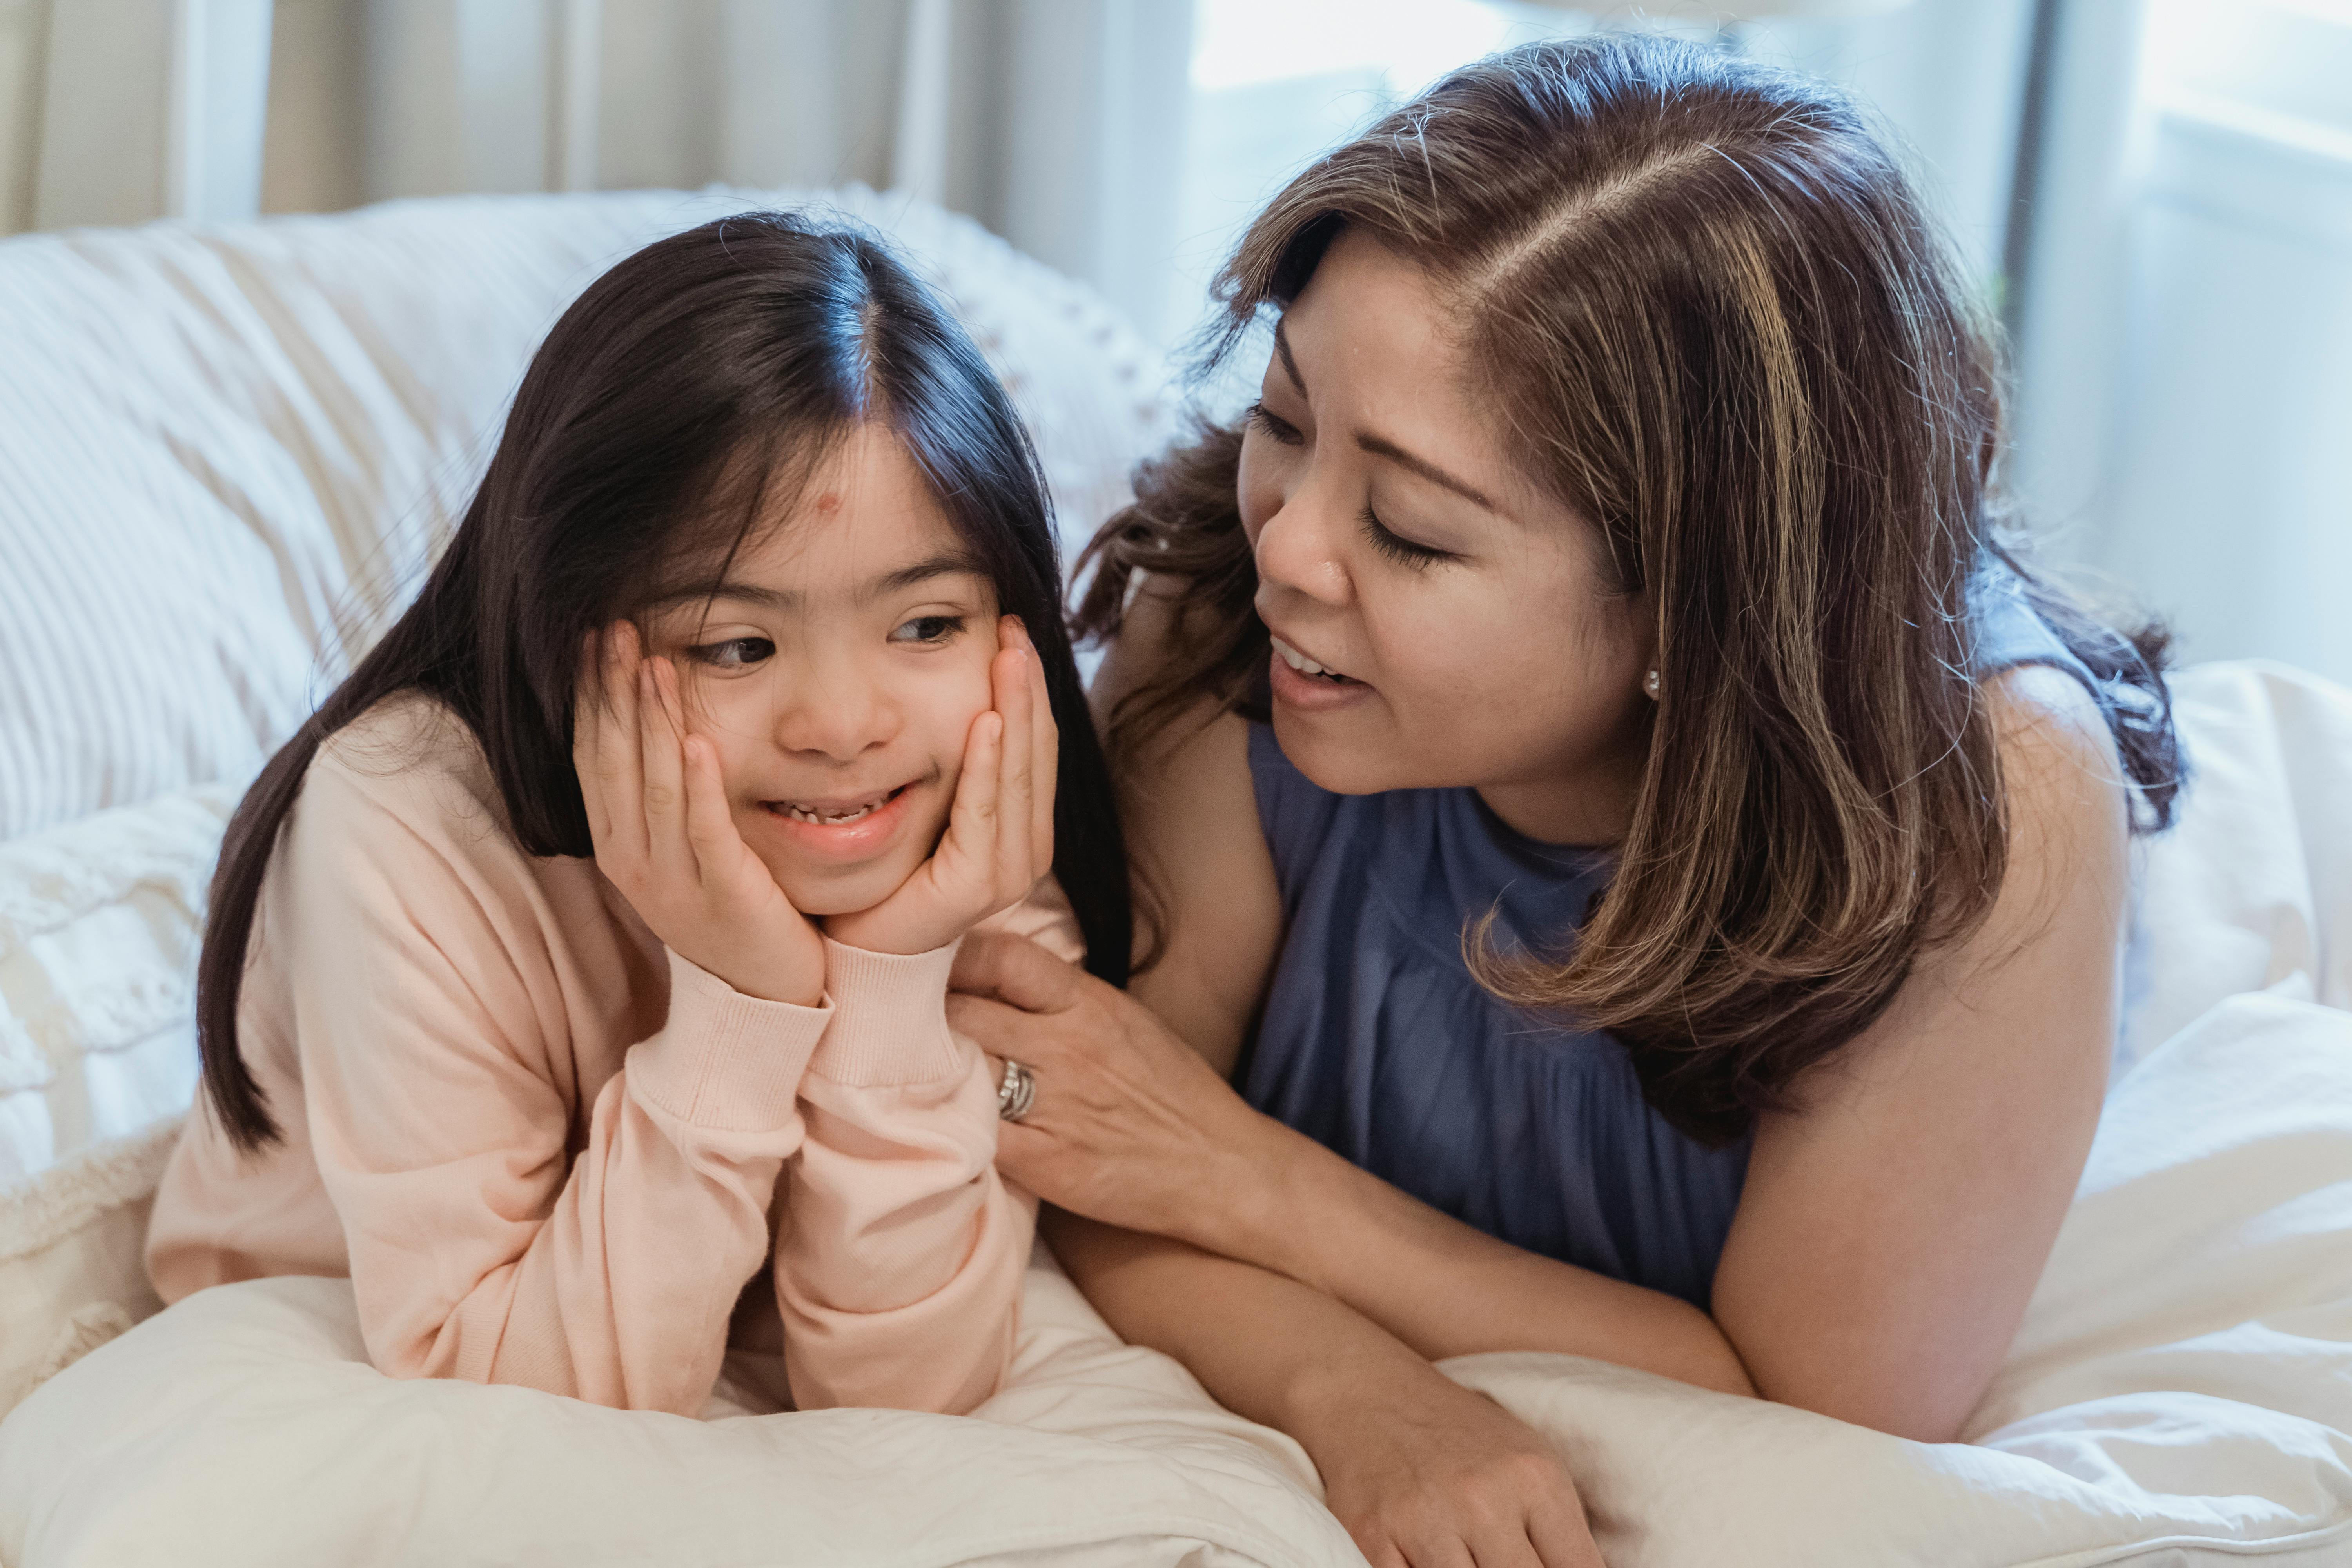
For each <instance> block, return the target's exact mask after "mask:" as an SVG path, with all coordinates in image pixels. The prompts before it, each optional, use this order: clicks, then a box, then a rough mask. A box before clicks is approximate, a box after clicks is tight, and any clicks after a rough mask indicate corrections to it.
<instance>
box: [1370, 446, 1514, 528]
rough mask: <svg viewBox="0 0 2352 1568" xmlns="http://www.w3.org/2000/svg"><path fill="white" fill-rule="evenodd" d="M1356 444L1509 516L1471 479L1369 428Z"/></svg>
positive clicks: (1437, 484)
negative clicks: (1415, 453) (1417, 456)
mask: <svg viewBox="0 0 2352 1568" xmlns="http://www.w3.org/2000/svg"><path fill="white" fill-rule="evenodd" d="M1356 446H1357V447H1359V448H1360V450H1363V451H1366V452H1370V454H1371V455H1372V456H1373V457H1375V458H1387V459H1388V460H1389V461H1390V462H1391V463H1394V464H1396V465H1397V466H1398V467H1399V468H1409V469H1411V470H1412V472H1414V473H1416V474H1419V475H1420V476H1421V477H1422V478H1423V479H1427V480H1428V481H1429V482H1430V483H1431V484H1433V485H1436V486H1438V487H1440V488H1441V489H1449V490H1452V491H1453V492H1454V494H1455V495H1458V496H1460V497H1461V498H1462V499H1463V500H1467V501H1475V502H1476V503H1477V504H1478V505H1480V506H1483V507H1485V508H1486V510H1488V511H1491V512H1493V513H1494V514H1495V515H1496V516H1497V517H1503V516H1507V513H1506V512H1505V511H1504V510H1503V509H1502V508H1501V507H1498V506H1496V504H1495V503H1494V501H1493V500H1492V499H1490V498H1489V497H1488V496H1487V494H1486V491H1484V490H1482V489H1479V488H1478V487H1477V486H1475V485H1474V484H1472V483H1470V482H1469V481H1468V480H1467V479H1455V478H1454V476H1453V475H1452V474H1449V473H1447V472H1446V471H1445V470H1444V468H1439V467H1438V466H1437V465H1436V464H1435V463H1433V462H1431V461H1429V460H1428V459H1427V458H1416V457H1414V456H1413V455H1412V453H1411V452H1408V451H1406V450H1405V449H1404V448H1403V447H1400V446H1398V445H1397V444H1396V443H1395V442H1394V441H1391V440H1390V439H1389V438H1388V437H1385V436H1375V435H1373V434H1372V433H1371V432H1370V431H1369V430H1359V431H1357V432H1356Z"/></svg>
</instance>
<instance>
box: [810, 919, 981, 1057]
mask: <svg viewBox="0 0 2352 1568" xmlns="http://www.w3.org/2000/svg"><path fill="white" fill-rule="evenodd" d="M958 945H959V943H957V942H950V943H948V945H947V946H945V947H940V948H934V949H932V950H931V951H930V952H918V953H913V954H910V955H902V954H899V953H895V952H866V950H865V949H864V948H862V947H845V946H843V945H842V944H841V943H839V942H835V941H834V940H833V939H832V938H830V937H827V938H826V939H825V943H824V978H825V991H826V993H827V994H828V996H829V998H830V1000H831V1001H832V1003H833V1023H832V1025H831V1026H829V1027H827V1028H826V1030H825V1032H824V1042H823V1043H822V1044H821V1045H819V1046H818V1047H817V1048H816V1057H815V1059H814V1060H813V1061H812V1062H810V1064H809V1070H810V1071H812V1072H814V1073H819V1074H822V1075H823V1076H824V1077H825V1078H828V1079H832V1080H833V1081H834V1082H835V1083H841V1084H848V1085H851V1086H853V1087H856V1088H861V1089H871V1088H882V1087H885V1086H890V1085H897V1084H909V1083H929V1082H932V1081H934V1080H936V1079H943V1078H953V1077H957V1076H960V1075H961V1074H962V1073H963V1072H964V1071H966V1070H967V1069H968V1068H969V1067H970V1065H971V1058H970V1055H969V1053H968V1051H967V1049H966V1047H963V1046H961V1045H960V1044H958V1043H957V1040H956V1038H955V1036H954V1035H953V1034H951V1033H950V1031H949V1029H948V972H949V971H950V970H951V969H953V968H954V967H955V955H956V948H957V946H958Z"/></svg>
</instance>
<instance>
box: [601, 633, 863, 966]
mask: <svg viewBox="0 0 2352 1568" xmlns="http://www.w3.org/2000/svg"><path fill="white" fill-rule="evenodd" d="M572 765H573V766H574V767H575V768H577V769H578V770H579V773H580V793H581V795H582V797H583V799H584V800H585V801H586V802H587V805H588V831H589V834H590V836H591V837H592V838H593V840H594V843H595V847H596V868H597V869H599V870H601V871H603V872H604V875H605V876H606V877H607V878H608V879H611V881H612V883H613V885H614V887H616V888H618V889H621V893H622V896H624V897H625V898H626V899H627V900H629V905H630V907H631V908H632V909H634V910H636V911H637V916H638V918H639V919H641V920H643V921H645V922H646V925H647V926H648V927H650V928H651V929H652V931H653V933H654V934H655V935H656V936H657V937H659V938H661V940H662V942H663V943H664V944H665V945H666V946H667V947H668V948H669V950H670V951H671V952H675V953H677V955H678V956H679V957H680V958H683V959H685V960H687V961H688V963H693V964H696V965H698V966H699V967H700V968H702V969H704V970H706V971H708V972H709V973H712V974H715V975H717V976H718V977H719V979H721V980H723V981H725V982H726V983H727V984H729V985H731V986H733V987H734V988H735V989H736V990H738V991H740V992H741V993H742V994H744V995H746V996H757V997H761V998H764V999H765V1000H767V1001H770V1002H791V1003H796V1004H798V1005H802V1006H804V1007H814V1006H815V1005H818V1004H819V1003H821V1002H823V1001H824V942H823V940H822V939H821V938H820V937H819V936H818V934H817V929H816V927H815V926H814V924H812V923H811V922H810V921H809V919H808V917H807V916H805V915H803V914H802V913H801V912H800V911H799V910H796V909H794V908H793V905H792V900H789V899H787V898H785V897H784V891H783V889H782V888H779V887H778V886H776V879H775V878H774V877H772V876H771V875H770V874H769V872H768V868H767V867H766V866H765V865H763V864H761V860H760V858H759V857H758V856H757V855H754V854H753V853H752V852H751V846H749V845H747V844H745V843H744V842H743V837H742V835H741V834H740V833H738V832H737V831H736V829H735V818H734V816H733V814H732V813H731V812H730V810H729V809H728V804H727V790H726V786H725V784H724V783H723V781H722V780H721V779H720V777H719V752H718V750H717V748H716V747H714V746H712V745H711V743H710V742H709V740H708V739H706V738H704V737H702V736H700V735H696V734H692V733H689V732H688V728H687V722H686V706H685V704H684V702H682V701H681V700H680V699H679V695H678V686H677V668H676V667H675V666H673V665H672V664H671V663H670V661H669V660H667V659H666V658H645V657H644V654H643V649H642V648H641V647H640V645H639V642H638V638H637V629H636V627H635V626H630V625H627V624H626V623H623V624H622V625H620V626H614V627H613V628H612V629H611V630H610V631H609V632H608V633H606V634H605V635H604V636H603V637H591V638H590V639H589V641H588V646H587V647H586V649H585V650H584V651H583V654H582V657H581V671H580V686H579V691H578V694H577V697H576V699H575V700H574V702H573V705H572Z"/></svg>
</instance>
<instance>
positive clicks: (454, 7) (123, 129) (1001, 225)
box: [0, 0, 1192, 307]
mask: <svg viewBox="0 0 2352 1568" xmlns="http://www.w3.org/2000/svg"><path fill="white" fill-rule="evenodd" d="M1191 34H1192V6H1191V4H1190V0H275V4H274V5H273V3H272V0H0V232H5V231H15V230H22V229H31V228H43V229H47V228H62V227H68V226H74V225H79V224H119V223H131V222H138V221H141V220H143V219H146V218H151V217H159V216H185V217H196V218H236V217H243V216H253V215H255V214H257V213H260V212H271V211H277V212H284V211H336V210H340V209H341V208H344V207H350V206H355V205H360V204H361V203H362V202H367V201H373V200H378V199H381V198H384V197H388V196H401V195H441V194H447V193H455V192H467V191H504V192H514V191H555V190H594V189H625V188H642V187H647V186H683V187H694V186H698V185H702V184H709V183H711V182H722V183H726V184H741V185H753V186H771V185H786V184H793V185H821V184H837V183H842V182H845V181H852V180H855V181H861V182H863V183H865V184H870V185H873V186H875V187H877V188H885V189H887V188H897V189H902V190H906V191H908V192H909V193H911V194H914V195H922V196H927V197H929V198H932V199H934V200H937V201H940V202H941V203H942V204H943V205H947V206H950V207H951V208H954V209H956V210H958V211H961V212H966V213H969V214H971V216H975V217H978V218H980V219H981V220H982V222H983V223H985V224H987V225H988V226H990V227H991V228H992V229H994V230H995V231H996V232H997V233H999V234H1002V235H1003V236H1004V237H1006V238H1008V239H1010V240H1011V241H1012V242H1013V244H1014V245H1016V246H1018V247H1021V248H1022V249H1024V250H1026V251H1028V252H1030V253H1031V254H1033V255H1035V256H1037V257H1038V258H1041V259H1043V260H1045V261H1047V262H1049V263H1051V264H1053V265H1055V266H1056V267H1058V268H1061V269H1062V270H1064V271H1066V272H1068V273H1070V274H1072V275H1073V276H1076V277H1078V278H1081V279H1086V280H1087V281H1088V282H1091V283H1093V284H1095V285H1096V286H1097V287H1098V288H1100V289H1102V290H1103V291H1104V292H1105V293H1106V294H1108V295H1109V296H1110V297H1111V299H1112V300H1113V302H1114V303H1118V304H1122V305H1128V306H1130V307H1131V306H1133V305H1135V304H1137V303H1139V302H1143V301H1151V302H1153V303H1156V302H1157V300H1158V294H1159V290H1160V288H1161V287H1162V285H1161V284H1160V282H1159V281H1158V274H1157V271H1156V269H1158V268H1164V266H1165V265H1166V255H1167V252H1168V251H1169V250H1170V249H1171V244H1172V241H1171V229H1170V226H1171V224H1172V222H1173V215H1172V213H1170V212H1169V211H1167V210H1166V204H1164V203H1161V202H1159V201H1157V200H1156V199H1155V197H1156V195H1157V193H1158V191H1160V189H1163V188H1165V186H1166V185H1167V184H1170V183H1171V182H1172V179H1173V177H1174V173H1175V169H1174V161H1175V160H1176V159H1177V157H1178V156H1179V155H1180V153H1181V146H1182V142H1183V113H1184V110H1185V107H1186V104H1187V101H1188V96H1187V79H1186V70H1187V68H1188V65H1189V61H1190V58H1191Z"/></svg>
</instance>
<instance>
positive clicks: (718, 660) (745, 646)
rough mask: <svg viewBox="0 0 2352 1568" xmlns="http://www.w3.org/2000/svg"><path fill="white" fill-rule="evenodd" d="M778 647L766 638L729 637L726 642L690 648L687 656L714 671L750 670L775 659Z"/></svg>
mask: <svg viewBox="0 0 2352 1568" xmlns="http://www.w3.org/2000/svg"><path fill="white" fill-rule="evenodd" d="M775 652H776V645H775V644H774V643H772V642H770V641H769V640H768V639H767V638H766V637H729V638H728V639H727V640H726V641H725V642H714V643H705V644H703V645H702V646H701V647H690V648H688V649H687V650H686V656H687V657H688V658H690V659H692V660H694V662H695V663H697V664H701V665H708V666H709V667H710V668H713V669H749V668H751V667H752V666H753V665H755V664H758V663H760V662H761V661H762V660H764V659H769V658H774V657H775Z"/></svg>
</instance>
